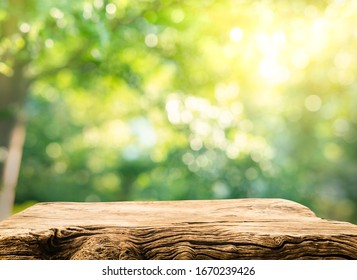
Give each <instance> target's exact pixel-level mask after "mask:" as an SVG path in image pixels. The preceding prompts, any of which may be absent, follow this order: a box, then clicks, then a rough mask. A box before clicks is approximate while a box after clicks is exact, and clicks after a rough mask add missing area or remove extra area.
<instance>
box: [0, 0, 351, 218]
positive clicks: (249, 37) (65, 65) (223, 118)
mask: <svg viewBox="0 0 357 280" xmlns="http://www.w3.org/2000/svg"><path fill="white" fill-rule="evenodd" d="M356 22H357V2H356V1H352V0H350V1H338V0H336V1H315V2H314V3H312V2H311V1H304V0H299V1H268V0H266V1H263V0H256V1H245V0H223V1H222V0H219V1H218V0H217V1H215V0H200V1H174V0H167V1H156V0H140V1H128V0H120V1H119V0H118V1H116V0H111V1H107V0H94V1H89V0H81V1H69V0H62V1H55V0H52V1H44V0H26V1H24V0H7V1H1V3H0V26H1V28H0V76H1V77H7V78H8V79H10V78H14V76H16V75H15V74H16V73H17V72H16V69H17V68H16V67H18V66H21V71H20V73H21V77H20V80H21V81H23V83H24V84H25V85H26V86H27V85H28V95H27V100H26V103H25V105H24V106H22V103H21V102H20V103H19V104H17V105H16V104H15V103H11V104H10V105H6V106H5V107H6V108H5V109H6V110H5V109H3V110H2V111H1V113H2V114H1V118H6V112H12V111H14V112H15V113H16V114H17V115H19V114H20V113H19V112H21V114H22V115H26V124H27V128H26V140H25V144H24V148H23V159H22V164H21V169H20V174H19V180H18V186H17V190H16V203H18V204H21V203H24V202H26V201H57V200H69V201H113V200H176V199H216V198H239V197H282V198H287V199H292V200H295V201H297V202H300V203H303V204H305V205H307V206H309V207H310V208H311V209H313V210H314V211H316V212H317V213H318V214H319V215H320V216H323V217H328V218H334V219H341V220H349V221H353V222H357V190H356V188H357V111H356V108H357V81H356V78H357V77H356V73H357V71H356V70H357V69H356V67H357V63H356V62H357V52H356V50H357V33H356V29H355V23H356ZM4 79H5V78H4ZM0 82H1V80H0ZM0 85H1V84H0ZM0 90H2V89H0ZM1 94H2V93H1ZM3 100H4V99H0V101H2V102H0V103H4V104H5V103H6V102H4V101H3ZM6 104H7V103H6ZM14 104H15V105H16V106H14ZM2 107H3V106H1V108H2ZM6 154H7V149H6V147H3V148H1V147H0V161H1V160H2V161H4V160H5V159H6Z"/></svg>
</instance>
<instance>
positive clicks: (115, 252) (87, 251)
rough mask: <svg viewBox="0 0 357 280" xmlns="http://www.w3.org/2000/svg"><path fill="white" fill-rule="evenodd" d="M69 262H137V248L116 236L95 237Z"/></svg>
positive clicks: (138, 257)
mask: <svg viewBox="0 0 357 280" xmlns="http://www.w3.org/2000/svg"><path fill="white" fill-rule="evenodd" d="M70 259H71V260H139V259H142V256H141V254H140V250H139V248H138V247H137V246H136V245H135V244H134V243H133V242H130V241H128V240H120V239H118V236H117V235H102V234H100V235H95V236H92V237H90V238H88V239H87V240H86V241H85V242H84V243H83V244H82V245H81V246H80V247H79V249H78V250H77V251H76V252H75V253H74V254H73V255H72V256H71V258H70Z"/></svg>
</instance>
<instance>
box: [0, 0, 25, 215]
mask: <svg viewBox="0 0 357 280" xmlns="http://www.w3.org/2000/svg"><path fill="white" fill-rule="evenodd" d="M8 4H9V16H8V17H7V20H6V21H5V22H4V23H3V24H2V26H1V27H0V28H1V29H2V30H1V33H2V34H3V36H4V37H10V36H12V35H13V34H16V33H18V32H19V30H18V25H19V22H20V21H19V18H20V17H21V15H22V12H23V11H24V8H25V1H24V0H10V1H9V2H8ZM25 48H26V45H25V46H24V47H23V48H22V49H21V50H19V51H18V52H17V53H16V55H15V57H12V56H13V55H12V54H9V53H6V52H5V54H4V55H3V56H2V57H0V61H4V62H5V63H6V62H7V61H8V62H10V63H8V64H9V65H8V66H9V67H11V71H9V72H7V73H1V72H0V220H1V219H4V218H6V217H7V216H9V215H10V214H11V212H12V207H13V204H14V199H15V188H16V184H17V179H18V174H19V169H20V164H21V156H22V148H23V143H24V138H25V117H24V105H25V101H26V96H27V93H28V86H29V83H28V82H27V79H26V77H25V73H24V70H25V68H26V65H27V63H28V57H27V55H24V54H25V52H24V51H25Z"/></svg>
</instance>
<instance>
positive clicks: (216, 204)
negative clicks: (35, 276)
mask: <svg viewBox="0 0 357 280" xmlns="http://www.w3.org/2000/svg"><path fill="white" fill-rule="evenodd" d="M0 259H357V226H356V225H353V224H350V223H345V222H336V221H327V220H323V219H320V218H318V217H316V216H315V214H314V213H313V212H311V211H310V210H309V209H308V208H306V207H304V206H302V205H300V204H297V203H295V202H292V201H288V200H282V199H235V200H234V199H232V200H209V201H204V200H201V201H171V202H110V203H66V202H62V203H40V204H37V205H34V206H32V207H30V208H28V209H26V210H25V211H23V212H21V213H18V214H16V215H14V216H12V217H10V218H9V219H7V220H4V221H2V222H1V223H0Z"/></svg>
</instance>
